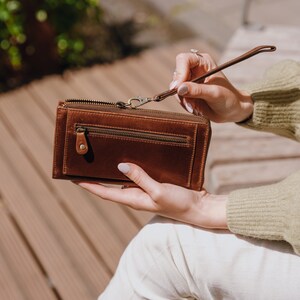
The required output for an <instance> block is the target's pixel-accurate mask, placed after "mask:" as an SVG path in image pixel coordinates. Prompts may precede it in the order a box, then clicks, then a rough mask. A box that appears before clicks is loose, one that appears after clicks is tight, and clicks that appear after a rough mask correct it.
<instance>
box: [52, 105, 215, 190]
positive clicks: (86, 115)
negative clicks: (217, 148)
mask: <svg viewBox="0 0 300 300" xmlns="http://www.w3.org/2000/svg"><path fill="white" fill-rule="evenodd" d="M210 136H211V128H210V122H209V121H208V120H207V119H205V118H204V117H198V116H193V115H188V114H178V113H171V112H163V111H157V110H145V109H130V108H126V109H121V108H118V107H116V106H115V105H113V104H107V105H105V104H104V105H96V104H91V103H85V102H84V101H83V102H82V103H81V102H76V103H72V102H60V103H59V105H58V107H57V117H56V129H55V141H54V158H53V178H55V179H68V180H85V181H99V182H103V183H112V184H123V185H130V181H129V179H128V178H127V177H126V176H125V175H123V174H122V173H121V172H120V171H119V170H118V169H117V165H118V164H119V163H121V162H131V163H135V164H137V165H139V166H140V167H142V168H143V169H144V170H145V171H146V172H147V173H148V174H149V175H150V176H151V177H153V178H154V179H155V180H157V181H159V182H163V183H172V184H176V185H180V186H183V187H186V188H189V189H193V190H200V189H201V188H202V185H203V181H204V168H205V162H206V156H207V151H208V147H209V142H210Z"/></svg>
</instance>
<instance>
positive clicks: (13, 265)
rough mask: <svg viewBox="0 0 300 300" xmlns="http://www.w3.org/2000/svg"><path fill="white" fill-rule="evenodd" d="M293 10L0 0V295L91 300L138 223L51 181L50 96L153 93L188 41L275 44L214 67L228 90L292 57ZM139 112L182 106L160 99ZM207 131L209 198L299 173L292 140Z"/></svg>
mask: <svg viewBox="0 0 300 300" xmlns="http://www.w3.org/2000/svg"><path fill="white" fill-rule="evenodd" d="M299 15H300V1H299V0H226V1H224V0H206V1H204V0H185V1H183V0H182V1H179V0H103V1H98V0H0V140H1V143H0V170H1V172H0V300H2V299H3V300H95V299H96V297H97V296H98V295H99V293H101V291H103V289H104V288H105V287H106V285H107V284H108V282H109V280H110V279H111V277H112V275H113V274H114V272H115V269H116V267H117V264H118V261H119V258H120V256H121V255H122V253H123V251H124V249H125V247H126V246H127V245H128V243H129V242H130V240H131V239H132V238H133V237H134V236H135V235H136V234H137V232H138V231H139V230H140V228H141V227H142V226H144V225H145V224H146V223H147V222H148V221H149V219H150V218H151V217H152V214H149V213H145V212H142V211H134V210H132V209H130V208H128V207H123V206H121V205H117V204H115V203H109V202H107V201H103V200H101V199H99V198H98V197H96V196H94V195H91V194H89V193H87V192H85V191H84V190H83V189H80V188H78V187H77V186H75V185H74V184H72V183H71V182H68V181H62V180H53V179H52V178H51V173H52V159H53V158H52V156H53V137H54V128H55V118H56V117H55V115H56V107H57V104H58V101H59V100H63V99H68V98H71V99H74V98H75V99H76V98H77V99H78V98H87V99H95V100H97V99H99V100H112V101H113V100H117V101H119V100H122V101H126V100H127V99H129V98H130V97H133V96H152V95H154V94H157V93H159V92H162V91H165V90H166V89H167V88H168V86H169V83H170V81H171V79H172V74H173V71H174V67H175V57H176V55H177V54H178V53H180V52H187V51H189V50H190V49H191V48H194V49H199V50H200V51H201V52H209V53H210V54H211V55H212V56H213V57H214V58H215V60H216V61H217V62H218V63H221V62H224V61H227V60H230V59H232V58H234V57H236V56H238V55H241V54H242V53H244V52H246V51H248V50H250V49H251V48H253V47H255V46H257V45H261V44H271V45H275V46H277V50H276V52H272V53H262V54H259V55H257V56H255V57H254V58H251V59H249V60H247V61H244V62H243V63H240V64H238V65H235V66H232V67H230V68H228V69H227V70H226V71H225V74H226V76H227V77H228V78H229V79H230V80H231V81H232V82H233V83H234V85H236V86H240V85H243V84H245V83H249V82H252V81H255V80H257V79H259V78H260V77H261V76H262V74H263V73H264V71H265V70H266V68H268V67H270V66H271V65H273V64H274V63H276V62H278V61H281V60H283V59H294V60H297V61H299V60H300V18H299ZM146 108H153V109H159V110H168V111H176V112H181V113H186V112H185V111H184V110H183V108H182V107H181V106H180V105H179V104H178V103H177V101H175V99H174V98H173V97H170V98H168V99H166V100H164V101H162V102H160V103H159V104H158V103H150V104H147V106H146ZM211 125H212V133H213V134H212V139H211V144H210V148H209V153H208V160H207V164H206V178H205V188H206V189H207V190H208V191H209V192H211V193H216V194H220V193H228V192H230V191H232V190H234V189H238V188H243V187H252V186H258V185H262V184H269V183H272V182H276V181H279V180H281V179H283V178H284V177H286V176H287V175H289V174H290V173H291V172H293V171H295V170H298V169H299V168H300V147H299V144H298V143H296V142H294V141H290V140H287V139H283V138H280V137H277V136H275V135H271V134H267V133H261V132H255V131H252V130H246V129H244V128H242V127H240V126H237V125H236V124H229V123H226V124H215V123H212V124H211ZM145 159H151V158H145ZM153 164H155V161H153ZM115 167H116V166H112V168H115ZM157 167H158V168H159V166H157ZM112 300H115V299H112Z"/></svg>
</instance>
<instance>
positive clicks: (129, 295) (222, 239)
mask: <svg viewBox="0 0 300 300" xmlns="http://www.w3.org/2000/svg"><path fill="white" fill-rule="evenodd" d="M100 299H101V300H104V299H105V300H106V299H108V300H119V299H120V300H127V299H150V300H162V299H164V300H172V299H174V300H175V299H176V300H178V299H201V300H206V299H213V300H216V299H239V300H244V299H245V300H246V299H247V300H248V299H249V300H254V299H255V300H259V299H264V300H266V299H267V300H268V299H270V300H277V299H278V300H279V299H280V300H299V299H300V256H297V255H295V254H293V252H292V250H291V247H290V246H289V245H288V244H287V243H285V242H274V241H264V240H257V239H251V238H244V237H238V236H236V235H234V234H231V233H229V232H227V231H217V230H215V231H214V230H203V229H199V228H196V227H193V226H190V225H186V224H182V223H179V222H176V221H173V220H169V219H166V218H162V217H155V218H154V219H153V220H152V221H151V222H150V223H149V224H147V225H146V226H145V227H144V228H143V229H142V230H141V231H140V232H139V233H138V235H137V236H136V237H135V238H134V239H133V240H132V241H131V243H130V244H129V246H128V247H127V249H126V250H125V252H124V254H123V255H122V257H121V260H120V263H119V266H118V268H117V271H116V273H115V275H114V277H113V278H112V280H111V282H110V283H109V285H108V286H107V288H106V290H105V291H104V292H103V294H102V295H100V296H99V298H98V300H100Z"/></svg>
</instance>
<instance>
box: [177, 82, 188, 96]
mask: <svg viewBox="0 0 300 300" xmlns="http://www.w3.org/2000/svg"><path fill="white" fill-rule="evenodd" d="M188 90H189V89H188V87H187V86H186V85H185V84H183V85H181V86H180V87H179V89H178V91H177V93H178V95H180V96H184V95H185V94H186V93H187V92H188Z"/></svg>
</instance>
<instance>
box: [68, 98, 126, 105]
mask: <svg viewBox="0 0 300 300" xmlns="http://www.w3.org/2000/svg"><path fill="white" fill-rule="evenodd" d="M118 102H121V101H116V102H112V101H101V100H91V99H67V100H65V103H73V104H89V105H110V106H117V103H118ZM122 103H124V102H122ZM124 104H125V103H124Z"/></svg>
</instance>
